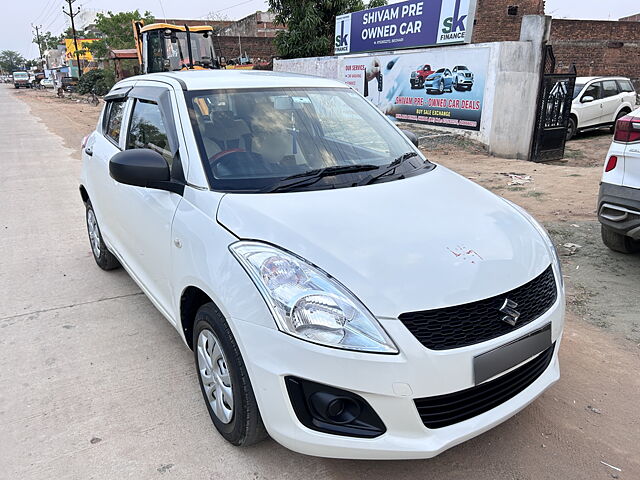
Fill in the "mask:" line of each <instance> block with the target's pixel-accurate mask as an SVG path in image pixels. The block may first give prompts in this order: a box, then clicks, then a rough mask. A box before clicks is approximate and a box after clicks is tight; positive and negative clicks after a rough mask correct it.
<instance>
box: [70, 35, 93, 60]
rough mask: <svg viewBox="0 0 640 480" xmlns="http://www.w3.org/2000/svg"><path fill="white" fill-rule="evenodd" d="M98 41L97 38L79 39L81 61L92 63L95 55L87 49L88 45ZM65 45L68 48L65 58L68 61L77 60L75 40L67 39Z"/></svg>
mask: <svg viewBox="0 0 640 480" xmlns="http://www.w3.org/2000/svg"><path fill="white" fill-rule="evenodd" d="M95 40H97V38H79V39H78V51H79V53H80V60H87V61H92V60H93V55H91V52H90V51H89V49H88V48H87V45H88V44H90V43H91V42H93V41H95ZM64 44H65V46H66V47H67V53H66V54H65V58H66V59H67V60H75V59H76V46H75V44H74V42H73V38H65V39H64Z"/></svg>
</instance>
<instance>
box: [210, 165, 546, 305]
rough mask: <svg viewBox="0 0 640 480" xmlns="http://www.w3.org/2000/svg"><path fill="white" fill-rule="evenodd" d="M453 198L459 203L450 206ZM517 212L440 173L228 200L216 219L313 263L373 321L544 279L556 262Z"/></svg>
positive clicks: (238, 232) (235, 196) (232, 196)
mask: <svg viewBox="0 0 640 480" xmlns="http://www.w3.org/2000/svg"><path fill="white" fill-rule="evenodd" d="M453 189H455V191H456V201H449V202H445V201H443V199H445V198H447V197H448V195H449V192H451V191H452V190H453ZM471 205H473V209H472V210H473V213H470V209H469V206H471ZM513 212H514V210H513V208H512V207H511V206H510V205H508V204H507V203H506V202H502V201H500V200H498V198H497V197H496V196H494V195H493V194H491V193H489V192H488V191H486V190H484V189H483V188H481V187H479V186H478V185H476V184H474V183H472V182H470V181H468V180H466V179H464V178H462V177H460V176H458V175H456V174H454V173H452V172H450V171H448V170H447V169H445V168H444V167H441V166H438V167H437V168H435V169H434V170H433V171H431V172H429V173H426V174H423V175H418V176H415V177H411V178H408V179H405V180H398V181H394V182H387V183H381V184H377V185H370V186H366V187H359V188H343V189H337V190H335V191H329V190H321V191H315V192H313V191H312V192H292V193H283V194H278V195H264V194H254V195H252V194H229V195H226V196H225V197H224V198H223V199H222V202H221V205H220V209H219V213H218V220H219V221H220V222H221V223H222V224H223V225H225V226H226V227H227V228H228V229H229V230H231V231H232V232H234V233H235V234H236V235H238V236H239V237H241V238H250V239H256V240H262V241H265V242H268V243H273V244H275V245H278V246H280V247H282V248H285V249H287V250H289V251H292V252H293V253H295V254H297V255H299V256H301V257H303V258H305V259H307V260H308V261H310V262H312V263H313V264H315V265H317V266H319V267H320V268H322V269H323V270H325V271H326V272H328V273H329V274H330V275H332V276H334V277H335V278H337V279H338V281H340V282H341V283H343V284H344V285H347V286H348V288H349V289H350V290H351V291H352V292H353V293H354V294H355V295H356V296H357V297H358V298H360V300H362V301H363V302H364V304H365V305H367V306H368V307H369V309H370V310H371V311H372V312H373V313H374V315H378V316H382V317H390V318H395V317H397V316H398V315H400V314H401V313H403V312H410V311H418V310H426V309H431V308H440V307H444V306H450V305H459V304H463V303H468V302H473V301H476V300H479V299H481V298H486V297H491V296H494V295H497V294H499V293H502V292H506V291H509V290H511V289H513V288H514V287H515V286H518V285H522V284H524V283H526V282H528V281H529V280H531V279H532V278H535V277H536V276H538V275H539V274H540V273H541V272H542V271H544V270H545V269H546V268H547V267H548V266H549V264H550V263H551V259H550V257H549V253H548V250H547V247H546V246H545V244H544V243H543V241H542V240H541V239H540V240H538V238H537V236H536V235H533V231H534V230H533V227H532V226H531V225H530V224H529V222H527V221H526V220H525V219H524V218H522V217H519V216H514V215H513ZM507 232H508V233H507ZM397 245H402V247H401V248H397V247H396V246H397ZM488 278H491V281H487V279H488Z"/></svg>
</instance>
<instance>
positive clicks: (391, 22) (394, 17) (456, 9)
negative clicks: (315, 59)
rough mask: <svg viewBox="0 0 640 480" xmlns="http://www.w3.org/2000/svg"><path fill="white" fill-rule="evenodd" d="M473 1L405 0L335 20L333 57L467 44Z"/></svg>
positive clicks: (348, 14)
mask: <svg viewBox="0 0 640 480" xmlns="http://www.w3.org/2000/svg"><path fill="white" fill-rule="evenodd" d="M475 11H476V0H408V1H406V2H402V3H394V4H392V5H387V6H384V7H378V8H372V9H369V10H361V11H359V12H354V13H347V14H345V15H340V16H338V17H336V30H335V37H334V48H335V53H336V55H340V54H346V53H361V52H375V51H379V50H396V49H400V48H416V47H428V46H435V45H446V44H452V43H469V42H471V30H472V28H473V17H474V16H475Z"/></svg>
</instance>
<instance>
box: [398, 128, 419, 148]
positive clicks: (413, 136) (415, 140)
mask: <svg viewBox="0 0 640 480" xmlns="http://www.w3.org/2000/svg"><path fill="white" fill-rule="evenodd" d="M400 131H401V132H402V133H404V136H405V137H407V138H408V139H409V141H410V142H411V143H413V144H414V145H415V146H416V147H418V146H419V144H420V140H419V139H418V136H417V135H416V134H415V133H413V132H410V131H409V130H400Z"/></svg>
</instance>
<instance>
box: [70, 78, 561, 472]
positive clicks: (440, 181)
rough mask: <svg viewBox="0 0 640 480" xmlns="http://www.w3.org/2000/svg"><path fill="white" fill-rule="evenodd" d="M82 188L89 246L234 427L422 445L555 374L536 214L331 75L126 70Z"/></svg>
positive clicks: (91, 139)
mask: <svg viewBox="0 0 640 480" xmlns="http://www.w3.org/2000/svg"><path fill="white" fill-rule="evenodd" d="M80 194H81V196H82V200H83V202H84V204H85V207H86V222H87V227H88V233H89V240H90V246H91V250H92V252H93V256H94V257H95V261H96V263H97V264H98V266H99V267H100V268H102V269H103V270H110V269H114V268H117V267H119V266H122V267H124V268H125V269H126V271H127V272H128V273H129V275H131V277H132V278H133V279H134V280H135V282H136V283H137V284H138V285H139V286H140V288H141V289H142V290H143V291H144V292H145V294H146V295H147V296H148V297H149V299H150V300H151V301H152V302H153V304H154V305H155V306H156V307H157V308H158V310H159V311H160V312H161V313H162V314H163V315H164V316H165V317H166V318H167V320H168V321H169V322H170V323H171V324H172V325H173V326H174V327H175V328H176V330H177V331H178V332H179V334H180V336H181V337H182V338H183V340H184V343H185V344H186V345H187V346H188V347H189V348H190V349H192V350H193V356H194V366H195V370H196V372H197V377H198V379H199V382H200V387H201V390H202V396H203V399H204V405H205V406H206V408H207V410H208V412H209V414H210V416H211V420H212V421H213V424H214V425H215V427H216V429H217V430H218V431H219V432H220V435H222V436H223V437H224V438H225V439H226V440H227V441H229V442H230V443H232V444H233V445H250V444H253V443H256V442H258V441H260V440H262V439H264V438H265V437H267V435H269V436H271V437H272V438H273V439H275V440H276V441H277V442H279V443H281V444H282V445H284V446H286V447H287V448H289V449H291V450H295V451H297V452H301V453H305V454H310V455H317V456H325V457H341V458H361V459H363V458H368V459H408V458H426V457H432V456H434V455H437V454H438V453H440V452H442V451H444V450H445V449H447V448H450V447H452V446H454V445H456V444H459V443H460V442H463V441H465V440H467V439H469V438H471V437H474V436H476V435H478V434H480V433H482V432H484V431H486V430H488V429H490V428H492V427H494V426H496V425H498V424H499V423H501V422H503V421H504V420H506V419H508V418H509V417H511V416H512V415H514V414H515V413H516V412H518V411H519V410H521V409H522V408H524V407H525V406H526V405H528V404H529V403H531V402H532V401H534V399H535V398H536V397H538V396H539V395H540V394H541V393H542V392H544V391H545V390H546V389H547V388H549V386H550V385H552V384H553V383H554V382H556V381H557V380H558V378H559V366H558V347H559V343H560V337H561V335H562V328H563V321H564V320H563V318H564V287H563V281H562V274H561V271H560V263H559V261H558V256H557V254H556V251H555V248H554V246H553V243H552V242H551V241H550V239H549V237H548V235H547V233H546V232H545V230H544V229H543V228H542V227H541V226H540V225H539V224H538V223H537V222H536V221H535V220H534V219H533V218H532V217H531V216H530V215H528V214H527V213H526V212H525V211H523V210H522V209H520V208H519V207H517V206H516V205H514V204H512V203H510V202H508V201H507V200H505V199H503V198H501V197H498V196H496V195H494V194H492V193H490V192H488V191H487V190H485V189H483V188H481V187H480V186H478V185H476V184H475V183H473V182H471V181H469V180H467V179H465V178H463V177H461V176H459V175H457V174H455V173H453V172H452V171H450V170H448V169H446V168H444V167H443V166H441V165H437V164H434V163H432V162H430V161H428V160H427V159H426V158H425V157H424V156H423V154H422V153H421V152H420V150H419V149H418V148H417V138H416V137H415V136H412V135H411V134H409V133H403V131H401V130H399V129H398V128H397V126H396V125H395V124H394V123H392V122H391V121H390V120H389V119H388V118H387V117H385V115H384V114H382V113H381V112H380V111H378V110H377V109H376V108H375V107H374V106H372V105H371V104H370V103H369V102H368V101H367V100H365V99H364V98H363V97H362V96H360V95H359V94H358V93H357V92H355V91H354V90H352V89H350V88H348V87H346V86H345V85H343V84H341V83H338V82H335V81H333V80H327V79H321V78H314V77H308V76H300V75H292V74H278V73H271V72H251V71H187V72H177V73H157V74H151V75H145V76H141V77H133V78H129V79H127V80H124V81H122V82H120V83H118V84H117V85H115V86H114V87H113V89H112V90H111V91H110V93H109V94H108V95H107V96H106V97H105V106H104V110H103V112H102V115H101V118H100V121H99V123H98V125H97V127H96V130H95V131H94V132H93V133H92V134H91V135H89V136H88V137H87V138H86V139H85V141H84V145H83V162H82V174H81V185H80Z"/></svg>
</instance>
